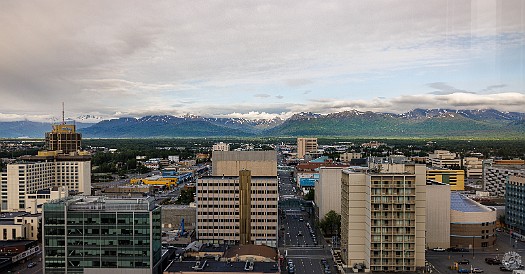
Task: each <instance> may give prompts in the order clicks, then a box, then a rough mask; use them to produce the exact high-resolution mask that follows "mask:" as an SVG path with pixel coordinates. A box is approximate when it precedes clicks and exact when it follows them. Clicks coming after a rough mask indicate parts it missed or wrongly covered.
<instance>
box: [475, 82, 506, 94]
mask: <svg viewBox="0 0 525 274" xmlns="http://www.w3.org/2000/svg"><path fill="white" fill-rule="evenodd" d="M506 86H507V85H505V84H499V85H491V86H488V87H486V88H484V89H482V90H481V92H482V93H485V92H492V91H494V90H498V89H501V88H504V87H506Z"/></svg>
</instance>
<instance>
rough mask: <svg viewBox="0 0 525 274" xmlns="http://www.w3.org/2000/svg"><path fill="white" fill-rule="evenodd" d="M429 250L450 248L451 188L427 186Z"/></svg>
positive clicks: (427, 240)
mask: <svg viewBox="0 0 525 274" xmlns="http://www.w3.org/2000/svg"><path fill="white" fill-rule="evenodd" d="M426 188H427V226H426V227H427V235H426V247H427V248H436V247H441V248H449V247H450V186H448V185H427V187H426Z"/></svg>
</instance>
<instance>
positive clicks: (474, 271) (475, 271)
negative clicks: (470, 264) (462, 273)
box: [472, 267, 483, 273]
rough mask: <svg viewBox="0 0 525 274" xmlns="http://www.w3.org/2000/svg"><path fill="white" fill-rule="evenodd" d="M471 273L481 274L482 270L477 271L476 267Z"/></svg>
mask: <svg viewBox="0 0 525 274" xmlns="http://www.w3.org/2000/svg"><path fill="white" fill-rule="evenodd" d="M472 273H483V269H479V268H477V267H475V268H473V269H472Z"/></svg>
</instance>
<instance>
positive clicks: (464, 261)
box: [458, 259, 470, 264]
mask: <svg viewBox="0 0 525 274" xmlns="http://www.w3.org/2000/svg"><path fill="white" fill-rule="evenodd" d="M458 264H470V261H469V260H468V259H463V260H461V261H458Z"/></svg>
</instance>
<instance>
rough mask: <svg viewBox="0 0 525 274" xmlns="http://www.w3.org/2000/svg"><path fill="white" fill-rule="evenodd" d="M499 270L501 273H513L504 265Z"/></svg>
mask: <svg viewBox="0 0 525 274" xmlns="http://www.w3.org/2000/svg"><path fill="white" fill-rule="evenodd" d="M499 270H500V271H504V272H512V270H510V269H508V268H507V267H505V266H503V265H502V266H500V267H499Z"/></svg>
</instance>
